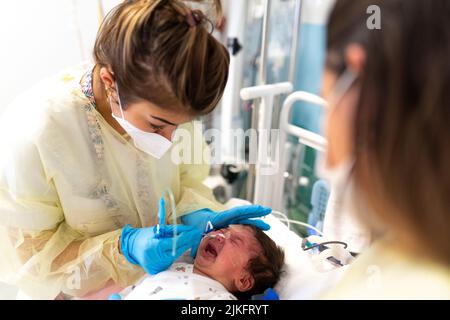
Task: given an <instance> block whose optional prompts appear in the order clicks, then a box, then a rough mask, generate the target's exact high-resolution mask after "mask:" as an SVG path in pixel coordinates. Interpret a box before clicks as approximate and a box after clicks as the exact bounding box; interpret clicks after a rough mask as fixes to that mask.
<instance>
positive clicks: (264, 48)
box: [258, 0, 271, 86]
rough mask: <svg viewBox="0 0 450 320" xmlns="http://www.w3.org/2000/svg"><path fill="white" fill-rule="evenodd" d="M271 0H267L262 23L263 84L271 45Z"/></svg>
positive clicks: (260, 82) (261, 58) (260, 75)
mask: <svg viewBox="0 0 450 320" xmlns="http://www.w3.org/2000/svg"><path fill="white" fill-rule="evenodd" d="M270 4H271V0H265V5H264V19H263V25H262V41H261V57H260V61H259V83H258V85H260V86H262V85H264V84H266V81H267V50H268V46H269V18H270Z"/></svg>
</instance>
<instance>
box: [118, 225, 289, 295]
mask: <svg viewBox="0 0 450 320" xmlns="http://www.w3.org/2000/svg"><path fill="white" fill-rule="evenodd" d="M283 264H284V252H283V250H282V249H281V248H280V247H278V246H277V245H276V244H275V243H274V242H273V241H272V239H270V238H269V237H268V236H267V235H266V234H265V233H264V232H263V231H261V230H260V229H258V228H256V227H254V226H246V225H231V226H229V227H228V228H225V229H221V230H217V231H213V232H210V233H209V234H208V235H206V236H205V237H204V238H203V239H202V242H201V243H200V246H199V248H198V251H197V256H196V258H195V260H194V263H193V264H190V263H174V264H173V265H172V267H171V268H170V269H169V270H166V271H163V272H161V273H159V274H157V275H154V276H150V275H147V276H146V277H145V278H144V279H143V280H142V281H141V282H140V283H139V284H137V285H135V286H133V287H130V288H128V289H125V290H124V291H123V292H122V293H121V295H122V296H125V299H131V300H161V299H187V300H211V299H214V300H218V299H220V300H223V299H224V300H229V299H232V300H235V299H249V298H250V297H251V296H252V295H255V294H261V293H263V292H264V291H265V290H266V289H267V288H273V287H274V286H275V284H276V283H277V282H278V280H279V278H280V274H281V269H282V266H283Z"/></svg>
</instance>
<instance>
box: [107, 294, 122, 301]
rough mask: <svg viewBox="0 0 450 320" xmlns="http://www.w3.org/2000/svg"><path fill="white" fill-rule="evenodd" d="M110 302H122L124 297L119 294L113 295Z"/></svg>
mask: <svg viewBox="0 0 450 320" xmlns="http://www.w3.org/2000/svg"><path fill="white" fill-rule="evenodd" d="M108 300H122V296H121V295H120V294H118V293H113V294H112V295H110V296H109V298H108Z"/></svg>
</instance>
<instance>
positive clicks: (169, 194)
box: [163, 188, 177, 257]
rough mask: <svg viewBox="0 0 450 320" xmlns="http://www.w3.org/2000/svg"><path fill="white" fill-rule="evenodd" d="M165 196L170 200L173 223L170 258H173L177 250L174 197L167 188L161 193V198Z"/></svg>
mask: <svg viewBox="0 0 450 320" xmlns="http://www.w3.org/2000/svg"><path fill="white" fill-rule="evenodd" d="M165 195H167V196H168V198H169V200H170V205H171V207H172V223H173V238H172V256H173V257H175V255H176V250H177V211H176V205H175V197H174V195H173V192H172V190H171V189H170V188H167V189H166V190H165V191H164V192H163V197H164V196H165Z"/></svg>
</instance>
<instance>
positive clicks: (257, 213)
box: [181, 205, 272, 257]
mask: <svg viewBox="0 0 450 320" xmlns="http://www.w3.org/2000/svg"><path fill="white" fill-rule="evenodd" d="M271 212H272V209H271V208H268V207H263V206H259V205H247V206H240V207H235V208H232V209H229V210H226V211H221V212H215V211H213V210H211V209H200V210H197V211H194V212H192V213H189V214H187V215H184V216H182V217H181V222H182V223H183V224H185V225H188V226H195V227H197V228H198V230H199V232H201V234H204V233H208V232H210V231H212V230H213V229H222V228H226V227H228V226H229V225H230V224H247V225H254V226H256V227H258V228H260V229H262V230H269V229H270V225H268V224H267V223H265V222H264V221H262V220H260V219H252V218H258V217H263V216H266V215H268V214H269V213H271ZM208 222H210V223H211V225H210V226H209V227H208ZM199 244H200V241H199V242H198V244H196V245H195V246H193V247H192V251H191V255H192V257H195V255H196V254H197V249H198V245H199Z"/></svg>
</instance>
